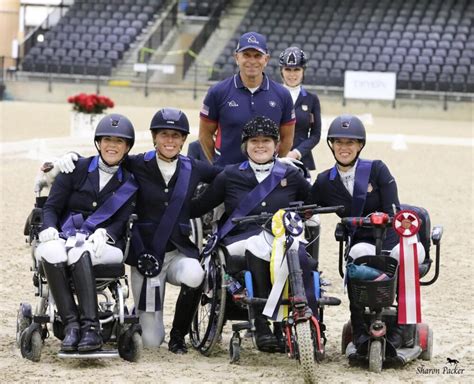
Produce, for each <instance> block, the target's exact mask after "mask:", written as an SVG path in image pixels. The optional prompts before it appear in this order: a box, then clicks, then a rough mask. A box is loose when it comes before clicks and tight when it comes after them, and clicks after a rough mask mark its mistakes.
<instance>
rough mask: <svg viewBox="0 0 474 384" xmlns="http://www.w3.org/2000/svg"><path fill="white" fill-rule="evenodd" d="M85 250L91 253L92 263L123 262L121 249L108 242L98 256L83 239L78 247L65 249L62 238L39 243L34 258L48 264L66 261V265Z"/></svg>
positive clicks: (76, 259)
mask: <svg viewBox="0 0 474 384" xmlns="http://www.w3.org/2000/svg"><path fill="white" fill-rule="evenodd" d="M86 251H88V252H89V253H90V255H91V261H92V265H97V264H119V263H121V262H123V252H122V250H121V249H120V248H117V247H114V246H112V245H110V244H106V245H105V247H104V251H103V252H102V254H101V255H100V257H96V256H95V253H94V251H93V249H92V244H91V243H90V242H88V241H85V242H84V243H83V245H82V246H80V247H73V248H71V249H69V250H66V241H65V240H64V239H59V240H51V241H47V242H45V243H40V244H39V245H38V248H36V251H35V258H36V260H37V262H40V261H41V260H45V261H47V262H48V263H50V264H56V263H65V262H67V264H68V265H71V264H74V263H76V262H77V261H78V260H79V259H80V257H81V255H82V254H83V253H84V252H86Z"/></svg>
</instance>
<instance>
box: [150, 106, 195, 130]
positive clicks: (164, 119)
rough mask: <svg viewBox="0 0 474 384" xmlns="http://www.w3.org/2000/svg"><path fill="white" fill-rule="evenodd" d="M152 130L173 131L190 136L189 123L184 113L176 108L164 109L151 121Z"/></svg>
mask: <svg viewBox="0 0 474 384" xmlns="http://www.w3.org/2000/svg"><path fill="white" fill-rule="evenodd" d="M150 129H151V130H155V129H173V130H175V131H179V132H181V133H182V134H185V135H188V134H189V122H188V118H187V117H186V115H185V114H184V112H183V111H181V110H179V109H176V108H163V109H160V110H159V111H158V112H156V113H155V115H154V116H153V118H152V119H151V123H150Z"/></svg>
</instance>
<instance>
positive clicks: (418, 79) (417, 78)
mask: <svg viewBox="0 0 474 384" xmlns="http://www.w3.org/2000/svg"><path fill="white" fill-rule="evenodd" d="M423 82H424V76H423V73H422V72H413V73H412V74H411V75H410V87H411V89H413V90H417V91H419V90H422V89H423Z"/></svg>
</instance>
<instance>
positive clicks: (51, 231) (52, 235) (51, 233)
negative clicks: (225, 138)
mask: <svg viewBox="0 0 474 384" xmlns="http://www.w3.org/2000/svg"><path fill="white" fill-rule="evenodd" d="M38 237H39V241H40V242H41V243H45V242H47V241H51V240H58V239H59V232H58V230H57V229H56V228H54V227H49V228H46V229H44V230H42V231H41V232H40V233H39V235H38Z"/></svg>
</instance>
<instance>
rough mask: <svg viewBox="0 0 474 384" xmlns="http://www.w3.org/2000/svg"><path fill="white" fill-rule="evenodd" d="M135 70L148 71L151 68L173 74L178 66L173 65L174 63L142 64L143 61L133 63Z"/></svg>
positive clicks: (151, 69)
mask: <svg viewBox="0 0 474 384" xmlns="http://www.w3.org/2000/svg"><path fill="white" fill-rule="evenodd" d="M133 70H134V71H135V72H146V71H148V70H150V71H161V72H163V73H164V74H170V75H172V74H173V73H175V72H176V66H175V65H173V64H141V63H135V64H133Z"/></svg>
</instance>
